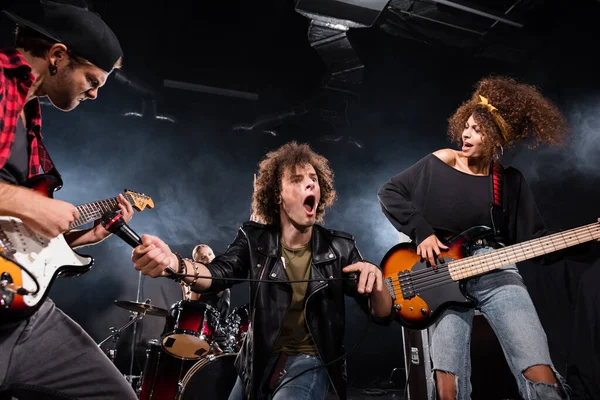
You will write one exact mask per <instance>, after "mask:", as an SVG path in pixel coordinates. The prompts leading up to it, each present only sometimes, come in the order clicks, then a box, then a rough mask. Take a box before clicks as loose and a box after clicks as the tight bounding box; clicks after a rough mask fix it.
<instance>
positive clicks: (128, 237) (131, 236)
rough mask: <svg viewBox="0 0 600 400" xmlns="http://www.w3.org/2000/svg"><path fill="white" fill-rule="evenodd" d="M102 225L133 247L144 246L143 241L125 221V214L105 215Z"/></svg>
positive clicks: (113, 213) (112, 213) (116, 212)
mask: <svg viewBox="0 0 600 400" xmlns="http://www.w3.org/2000/svg"><path fill="white" fill-rule="evenodd" d="M100 223H101V224H102V226H103V227H104V229H106V230H107V231H109V232H110V233H114V234H115V235H117V236H118V237H120V238H121V239H123V240H124V241H125V243H127V244H128V245H130V246H131V247H137V246H139V245H140V244H142V239H140V237H139V236H138V234H137V233H135V232H134V231H133V229H131V228H130V227H129V225H127V222H125V220H124V219H123V214H121V213H120V212H118V211H115V212H110V213H106V214H104V216H102V220H101V221H100Z"/></svg>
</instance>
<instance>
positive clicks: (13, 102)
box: [0, 48, 54, 178]
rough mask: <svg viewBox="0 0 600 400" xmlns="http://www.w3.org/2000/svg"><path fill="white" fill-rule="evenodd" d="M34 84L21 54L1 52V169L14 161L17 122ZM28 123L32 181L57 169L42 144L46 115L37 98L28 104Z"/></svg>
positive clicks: (26, 114)
mask: <svg viewBox="0 0 600 400" xmlns="http://www.w3.org/2000/svg"><path fill="white" fill-rule="evenodd" d="M33 81H34V76H33V74H32V73H31V66H29V64H28V63H27V61H26V60H25V58H24V57H23V55H22V54H21V53H19V52H18V51H16V49H14V48H6V49H0V168H2V167H4V165H5V164H6V162H7V161H8V159H9V158H10V148H11V146H12V143H13V141H14V139H15V129H16V127H17V121H18V118H20V114H21V112H22V111H23V108H24V107H25V102H26V100H27V93H28V91H29V88H30V87H31V85H32V84H33ZM25 120H26V124H25V125H26V129H27V133H28V135H29V143H30V152H29V171H28V176H29V177H30V178H31V177H32V176H34V175H38V174H40V173H41V172H42V170H43V172H48V171H50V170H51V169H52V168H53V167H54V165H53V164H52V161H51V160H50V157H49V156H48V153H47V152H46V150H45V148H44V145H43V144H42V143H41V141H42V133H41V131H42V114H41V110H40V102H39V100H38V99H37V97H36V98H34V99H32V100H31V101H29V102H28V103H27V108H26V112H25Z"/></svg>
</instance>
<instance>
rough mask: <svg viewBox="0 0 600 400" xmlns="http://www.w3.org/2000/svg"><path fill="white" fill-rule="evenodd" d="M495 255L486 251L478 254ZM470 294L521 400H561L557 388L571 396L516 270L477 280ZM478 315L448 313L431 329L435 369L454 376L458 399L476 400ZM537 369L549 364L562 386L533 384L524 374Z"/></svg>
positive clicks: (470, 283) (507, 269)
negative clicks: (473, 368) (473, 333)
mask: <svg viewBox="0 0 600 400" xmlns="http://www.w3.org/2000/svg"><path fill="white" fill-rule="evenodd" d="M489 250H490V249H489V248H483V249H480V250H478V251H476V252H475V253H474V254H480V253H484V252H486V251H489ZM466 289H467V291H468V293H469V294H470V295H471V296H473V297H474V298H475V299H477V301H478V304H477V308H478V309H480V310H481V313H482V314H483V316H485V318H486V319H487V320H488V322H489V324H490V326H491V327H492V329H493V330H494V332H495V334H496V336H497V337H498V340H499V341H500V344H501V345H502V349H503V351H504V355H505V357H506V359H507V362H508V365H509V367H510V369H511V372H512V374H513V375H514V377H515V379H516V380H517V384H518V386H519V393H520V395H521V397H523V398H524V399H526V400H534V399H535V400H537V399H541V400H553V399H561V396H560V395H559V392H558V390H557V386H559V385H560V387H561V388H562V391H563V393H566V387H565V380H564V379H563V378H562V377H561V376H560V375H559V374H558V372H556V369H555V368H554V366H553V365H552V360H551V359H550V353H549V350H548V342H547V339H546V333H545V332H544V329H543V328H542V324H541V323H540V320H539V317H538V315H537V312H536V310H535V307H534V305H533V302H532V301H531V297H530V296H529V293H528V292H527V288H526V287H525V284H524V283H523V278H522V277H521V275H520V274H519V272H518V270H517V268H516V266H515V265H510V266H507V267H504V268H502V269H501V270H497V271H494V272H490V273H487V274H484V275H480V276H478V277H475V278H472V279H470V280H469V281H468V282H467V284H466ZM474 314H475V310H468V311H456V310H447V311H446V312H444V313H443V314H442V316H441V317H440V319H439V320H438V321H437V322H436V323H435V324H434V325H433V326H432V327H431V328H430V329H429V335H430V342H431V359H432V363H433V370H434V371H443V372H447V373H450V374H452V375H454V377H455V383H456V399H457V400H462V399H470V398H471V381H470V375H471V354H470V345H471V330H472V327H473V316H474ZM535 365H548V366H549V367H550V368H551V369H552V371H553V372H554V374H555V375H556V378H557V381H558V382H559V383H558V385H557V384H550V383H542V382H533V381H531V380H529V379H527V378H526V377H525V376H524V374H523V373H524V371H525V370H527V368H529V367H532V366H535ZM490 368H492V366H490ZM434 374H435V372H434ZM434 382H435V380H434ZM567 398H568V397H567Z"/></svg>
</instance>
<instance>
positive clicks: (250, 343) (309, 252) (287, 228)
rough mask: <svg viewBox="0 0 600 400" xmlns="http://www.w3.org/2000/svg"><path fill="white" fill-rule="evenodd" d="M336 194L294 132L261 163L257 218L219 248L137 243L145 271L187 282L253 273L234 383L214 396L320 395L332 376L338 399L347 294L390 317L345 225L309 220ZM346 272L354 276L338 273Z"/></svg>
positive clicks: (376, 274) (387, 301)
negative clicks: (206, 253) (204, 253)
mask: <svg viewBox="0 0 600 400" xmlns="http://www.w3.org/2000/svg"><path fill="white" fill-rule="evenodd" d="M334 199H335V190H334V188H333V172H332V171H331V169H330V168H329V162H328V161H327V159H326V158H324V157H322V156H320V155H319V154H317V153H315V152H314V151H313V150H312V149H311V148H310V147H309V146H308V145H306V144H297V143H295V142H291V143H288V144H285V145H283V146H282V147H280V148H279V149H277V150H275V151H272V152H270V153H268V154H267V155H266V157H265V158H264V160H263V161H261V163H260V165H259V172H258V176H257V178H256V180H255V183H254V195H253V201H252V212H253V217H254V219H255V220H256V221H261V222H263V223H264V224H261V223H257V222H247V223H245V224H244V225H243V226H242V227H241V228H240V230H239V232H238V235H237V237H236V239H235V240H234V242H233V243H232V244H231V245H230V246H229V247H228V249H227V251H226V252H225V253H224V254H222V255H220V256H217V257H216V258H215V259H214V260H212V261H211V262H210V263H208V264H202V263H198V262H193V261H192V260H188V259H182V258H181V257H179V256H178V255H176V254H174V253H172V252H171V251H170V250H169V248H168V246H167V245H166V244H165V243H164V242H162V241H161V240H160V239H158V238H156V237H152V236H148V235H144V236H143V237H142V242H143V245H141V246H138V247H137V248H136V249H135V250H134V253H133V257H132V259H133V261H134V262H135V268H136V269H138V270H141V271H142V273H144V274H146V275H150V276H153V277H156V276H165V275H166V274H165V272H164V271H165V269H166V268H168V267H171V268H172V269H179V271H181V272H185V273H186V274H195V275H196V276H197V277H196V278H195V279H194V278H186V279H185V280H184V282H185V283H186V284H188V285H191V287H192V290H194V291H198V292H212V293H215V292H220V291H221V290H223V289H225V288H227V287H230V286H232V285H233V284H234V283H236V282H235V281H233V280H232V278H237V279H240V280H243V279H244V278H248V277H250V278H251V279H252V281H251V284H250V315H251V320H250V327H249V330H248V333H247V334H246V337H245V339H244V343H243V345H242V348H241V349H240V354H239V356H238V358H237V360H236V369H237V373H238V378H237V382H236V384H235V386H234V387H233V390H232V391H231V393H229V392H228V391H229V390H231V387H227V385H224V387H223V388H221V390H226V391H227V393H225V392H221V393H219V396H217V397H218V398H222V397H223V395H225V394H229V398H230V399H242V398H245V399H262V398H267V397H268V396H270V398H271V399H281V400H283V399H299V400H302V399H306V400H309V399H323V398H325V395H326V393H327V388H328V386H329V383H331V385H332V387H333V389H334V391H335V393H336V394H337V396H338V398H340V399H345V398H346V381H345V379H346V378H345V374H344V373H343V371H344V365H345V357H344V349H343V343H344V339H343V338H344V330H345V308H344V295H349V296H352V297H354V298H355V300H356V301H357V303H358V304H359V306H360V307H361V308H362V309H363V310H364V311H365V312H368V313H369V314H372V316H373V317H374V319H375V321H376V322H379V323H382V324H387V323H389V322H391V318H392V316H393V313H392V298H391V296H390V293H389V291H388V290H383V278H382V275H381V270H380V269H379V268H378V267H377V266H376V265H374V264H371V263H368V262H364V261H363V260H362V257H361V255H360V252H359V251H358V249H357V248H356V245H355V242H354V237H353V236H352V235H350V234H348V233H344V232H339V231H334V230H330V229H325V228H324V227H323V226H321V225H318V224H316V222H317V221H321V220H322V218H323V215H324V213H325V208H326V207H328V206H330V205H331V204H332V203H333V201H334ZM350 273H354V274H356V276H357V280H358V283H354V282H352V283H351V281H349V280H346V281H344V280H342V279H341V278H343V277H346V278H350V276H348V274H350ZM199 276H202V277H203V278H198V277H199ZM207 276H210V277H211V279H208V278H204V277H207ZM213 278H214V279H213ZM328 280H329V281H328ZM365 294H366V295H368V296H365ZM209 397H210V396H209Z"/></svg>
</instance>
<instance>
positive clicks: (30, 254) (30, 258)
mask: <svg viewBox="0 0 600 400" xmlns="http://www.w3.org/2000/svg"><path fill="white" fill-rule="evenodd" d="M27 258H28V259H29V261H30V262H34V261H35V260H36V259H37V253H36V252H35V251H32V252H31V253H29V255H28V256H27Z"/></svg>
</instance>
